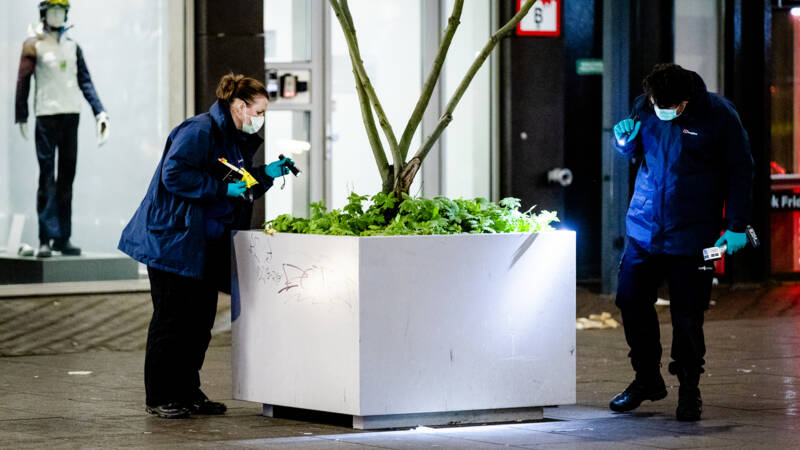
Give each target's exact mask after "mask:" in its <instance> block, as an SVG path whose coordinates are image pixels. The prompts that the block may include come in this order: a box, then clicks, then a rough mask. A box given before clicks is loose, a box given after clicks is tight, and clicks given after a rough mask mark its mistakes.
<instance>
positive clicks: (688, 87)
mask: <svg viewBox="0 0 800 450" xmlns="http://www.w3.org/2000/svg"><path fill="white" fill-rule="evenodd" d="M642 89H643V90H644V94H645V95H646V96H647V99H648V101H649V100H650V97H652V98H653V100H655V102H656V105H658V107H659V108H669V107H670V106H675V105H678V104H680V103H681V102H683V101H684V100H689V97H690V96H691V93H692V75H691V72H689V71H688V70H686V69H684V68H683V67H681V66H679V65H677V64H656V65H655V66H653V71H652V72H650V75H648V76H646V77H645V78H644V81H642Z"/></svg>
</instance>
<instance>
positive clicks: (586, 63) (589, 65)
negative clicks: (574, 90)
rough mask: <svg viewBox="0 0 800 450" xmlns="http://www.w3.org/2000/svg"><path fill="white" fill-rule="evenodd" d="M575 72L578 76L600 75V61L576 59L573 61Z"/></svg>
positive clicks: (601, 68)
mask: <svg viewBox="0 0 800 450" xmlns="http://www.w3.org/2000/svg"><path fill="white" fill-rule="evenodd" d="M575 71H576V72H577V73H578V75H602V74H603V60H602V59H578V60H576V61H575Z"/></svg>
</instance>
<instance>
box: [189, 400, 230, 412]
mask: <svg viewBox="0 0 800 450" xmlns="http://www.w3.org/2000/svg"><path fill="white" fill-rule="evenodd" d="M189 409H190V410H191V412H192V414H209V415H219V414H225V411H227V410H228V407H227V406H225V403H220V402H212V401H211V400H209V399H207V398H203V399H199V400H195V401H194V402H192V404H191V405H189Z"/></svg>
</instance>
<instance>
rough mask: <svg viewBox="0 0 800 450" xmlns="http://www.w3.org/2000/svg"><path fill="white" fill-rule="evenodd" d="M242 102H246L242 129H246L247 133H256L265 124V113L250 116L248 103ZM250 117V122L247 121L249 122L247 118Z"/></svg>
mask: <svg viewBox="0 0 800 450" xmlns="http://www.w3.org/2000/svg"><path fill="white" fill-rule="evenodd" d="M242 103H243V104H244V110H243V111H242V115H243V116H244V119H243V120H242V131H244V132H245V133H247V134H256V133H258V130H260V129H261V127H262V126H264V116H263V115H261V116H250V115H248V114H247V103H244V102H242ZM248 118H249V119H250V120H249V122H250V123H247V122H248V120H247V119H248Z"/></svg>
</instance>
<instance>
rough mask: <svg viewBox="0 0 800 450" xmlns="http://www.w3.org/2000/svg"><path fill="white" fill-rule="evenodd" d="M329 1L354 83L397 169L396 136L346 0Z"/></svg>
mask: <svg viewBox="0 0 800 450" xmlns="http://www.w3.org/2000/svg"><path fill="white" fill-rule="evenodd" d="M329 1H330V4H331V8H333V11H334V13H335V14H336V18H337V19H338V20H339V25H341V27H342V32H344V36H345V40H346V41H347V47H348V49H349V51H350V61H351V62H352V64H353V66H354V69H355V72H356V75H358V77H357V79H356V83H360V84H361V86H363V88H364V92H365V93H366V94H367V97H368V98H369V100H370V102H371V103H372V107H373V108H374V109H375V115H377V116H378V123H379V124H380V126H381V129H383V133H384V135H385V136H386V141H387V142H388V143H389V148H390V149H391V151H392V159H393V160H394V167H395V170H397V167H402V165H403V160H402V158H401V157H400V152H399V149H398V146H397V138H396V137H395V135H394V131H393V130H392V127H391V125H390V124H389V120H388V119H387V117H386V113H385V112H384V110H383V107H382V106H381V103H380V101H379V100H378V96H377V95H376V94H375V90H374V89H373V87H372V83H371V82H370V80H369V77H368V76H367V72H366V70H365V69H364V63H363V61H361V54H360V51H359V49H358V40H357V39H356V31H355V27H354V26H353V23H352V17H351V16H350V9H349V8H348V6H347V0H340V1H339V2H337V0H329Z"/></svg>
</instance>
